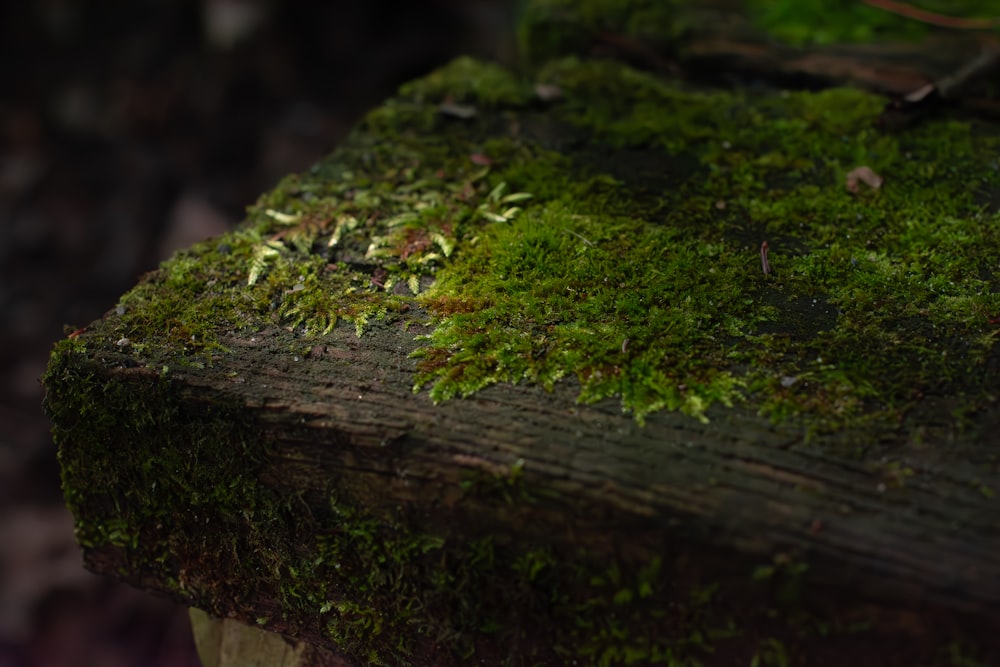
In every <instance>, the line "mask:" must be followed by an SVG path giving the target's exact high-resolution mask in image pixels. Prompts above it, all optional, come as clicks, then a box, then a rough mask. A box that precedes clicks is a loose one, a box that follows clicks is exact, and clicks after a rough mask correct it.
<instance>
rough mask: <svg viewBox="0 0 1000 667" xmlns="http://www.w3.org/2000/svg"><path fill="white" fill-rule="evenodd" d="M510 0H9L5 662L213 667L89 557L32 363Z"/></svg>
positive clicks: (507, 43)
mask: <svg viewBox="0 0 1000 667" xmlns="http://www.w3.org/2000/svg"><path fill="white" fill-rule="evenodd" d="M513 14H514V2H513V1H512V0H410V1H405V0H395V1H390V0H338V1H335V2H320V1H306V0H301V1H294V2H293V1H292V0H286V1H285V2H281V1H280V0H118V1H107V0H105V1H102V2H80V1H78V0H33V1H32V2H2V3H0V54H2V55H0V316H2V319H0V323H2V326H0V364H2V367H0V667H27V666H45V667H48V666H50V665H51V666H55V665H67V666H69V665H73V666H77V665H95V666H96V665H100V666H101V667H117V666H127V665H137V666H138V665H164V666H166V665H171V666H172V665H197V664H198V663H197V658H196V656H195V653H194V647H193V642H192V639H191V635H190V627H189V624H188V621H187V615H186V610H185V609H183V608H182V607H178V606H176V605H174V604H172V603H170V602H169V601H166V600H162V599H158V598H155V597H152V596H149V595H146V594H143V593H141V592H139V591H135V590H133V589H130V588H128V587H125V586H121V585H119V584H115V583H114V582H111V581H108V580H105V579H102V578H98V577H96V576H93V575H91V574H89V573H87V572H86V571H85V570H84V569H83V568H82V565H81V563H82V557H81V554H80V551H79V550H78V548H77V547H76V545H75V542H74V540H73V524H72V518H71V517H70V515H69V513H68V512H67V511H66V510H65V508H64V507H63V505H62V498H61V492H60V489H59V470H58V465H57V462H56V454H55V447H54V445H53V444H52V441H51V438H50V436H49V432H48V428H49V426H48V423H47V421H46V419H45V417H44V415H43V414H42V409H41V401H42V389H41V386H40V385H39V382H38V378H39V376H40V375H41V374H42V372H43V371H44V369H45V364H46V362H47V359H48V352H49V349H50V348H51V346H52V344H53V343H54V342H55V341H56V340H58V339H60V338H62V337H63V336H64V335H65V333H66V330H65V327H70V328H76V327H81V326H84V325H86V324H87V323H89V322H90V321H92V320H94V319H96V318H98V317H100V316H101V315H102V314H103V313H104V312H106V311H107V310H109V309H110V308H112V307H113V306H114V304H115V302H116V300H117V298H118V297H119V296H120V295H121V294H122V293H123V292H124V291H126V290H127V289H128V288H129V287H131V286H132V285H133V284H134V283H135V281H136V279H137V278H138V277H139V276H140V275H141V274H142V273H143V272H145V271H147V270H150V269H152V268H154V267H155V266H156V265H157V263H158V262H159V261H161V260H162V259H164V258H166V257H168V256H169V255H170V254H171V253H172V252H173V251H174V250H176V249H178V248H182V247H185V246H187V245H190V244H191V243H193V242H195V241H198V240H200V239H202V238H205V237H208V236H212V235H216V234H220V233H222V232H224V231H226V230H228V229H230V228H231V227H233V226H234V225H235V224H237V223H238V222H239V221H240V219H241V218H242V215H243V211H244V208H245V207H246V205H248V204H249V203H251V202H252V201H253V200H254V199H255V198H256V197H257V195H258V194H260V193H261V192H263V191H265V190H267V189H269V188H270V187H271V186H272V185H274V183H276V181H277V180H278V179H279V178H281V176H283V175H284V174H287V173H289V172H293V171H299V170H302V169H305V168H307V167H308V166H309V165H310V164H312V163H313V162H315V161H316V160H318V159H319V158H321V157H322V156H324V155H325V154H327V153H328V152H330V151H331V150H332V149H333V148H335V147H336V145H337V142H338V140H339V139H341V138H342V137H343V136H344V135H345V134H346V133H347V132H348V131H349V129H350V127H351V126H352V124H353V123H355V122H356V121H357V120H358V118H359V116H360V115H361V114H363V113H364V112H365V111H366V110H367V109H370V108H371V107H373V106H375V105H377V104H378V103H379V101H380V100H382V99H384V98H385V97H386V96H388V95H391V94H392V93H393V91H394V90H395V89H396V88H397V87H398V86H399V85H400V84H401V83H403V82H405V81H407V80H409V79H412V78H415V77H418V76H420V75H422V74H424V73H426V72H428V71H429V70H431V69H433V68H434V67H436V66H438V65H440V64H443V63H445V62H447V61H448V60H450V59H451V58H452V57H454V56H456V55H459V54H470V55H475V56H480V57H483V58H487V59H492V60H499V61H501V62H509V61H511V60H512V59H513V46H512V42H513V37H512V34H513V28H512V26H513V22H514V16H513Z"/></svg>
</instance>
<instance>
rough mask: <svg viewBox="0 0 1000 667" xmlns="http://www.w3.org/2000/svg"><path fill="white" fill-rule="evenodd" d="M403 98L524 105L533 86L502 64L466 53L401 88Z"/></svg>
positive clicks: (503, 105)
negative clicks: (479, 59) (477, 58)
mask: <svg viewBox="0 0 1000 667" xmlns="http://www.w3.org/2000/svg"><path fill="white" fill-rule="evenodd" d="M399 94H400V96H401V97H403V98H404V99H413V100H415V101H417V102H430V103H438V102H442V101H444V100H445V99H450V100H452V101H454V102H466V103H474V104H482V105H485V106H487V107H494V108H496V107H516V106H523V105H524V104H526V103H527V102H528V101H530V99H531V89H530V86H528V85H527V84H526V83H525V82H523V81H521V80H519V79H518V78H516V77H515V76H514V75H513V74H512V73H511V72H510V71H508V70H506V69H504V68H503V67H501V66H499V65H495V64H492V63H483V62H480V61H478V60H475V59H474V58H469V57H467V56H463V57H460V58H457V59H455V60H453V61H452V62H451V63H450V64H448V65H445V66H444V67H441V68H440V69H438V70H435V71H434V72H432V73H430V74H428V75H427V76H425V77H424V78H422V79H418V80H416V81H413V82H412V83H407V84H406V85H404V86H403V87H402V88H400V89H399Z"/></svg>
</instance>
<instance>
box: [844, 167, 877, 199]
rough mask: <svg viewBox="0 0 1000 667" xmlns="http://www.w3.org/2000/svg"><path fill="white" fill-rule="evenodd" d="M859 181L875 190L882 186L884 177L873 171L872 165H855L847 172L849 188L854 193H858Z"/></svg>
mask: <svg viewBox="0 0 1000 667" xmlns="http://www.w3.org/2000/svg"><path fill="white" fill-rule="evenodd" d="M858 181H861V182H863V183H864V184H865V185H867V186H868V187H870V188H871V189H873V190H878V189H879V188H880V187H882V177H881V176H879V175H878V174H876V173H875V172H874V171H872V168H871V167H855V168H854V169H852V170H850V171H849V172H847V190H848V192H851V193H853V194H857V193H858Z"/></svg>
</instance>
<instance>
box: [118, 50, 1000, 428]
mask: <svg viewBox="0 0 1000 667" xmlns="http://www.w3.org/2000/svg"><path fill="white" fill-rule="evenodd" d="M538 78H539V80H544V81H546V82H548V83H551V84H553V85H558V86H559V87H560V89H561V90H562V92H563V96H564V97H563V99H562V100H561V101H560V102H559V103H558V104H557V105H556V106H554V107H551V108H549V109H547V110H545V111H543V112H539V111H537V110H535V109H533V108H531V107H530V106H523V105H524V103H525V98H524V96H523V88H522V85H521V84H520V83H519V82H518V81H517V80H515V79H514V78H513V77H511V76H508V75H506V74H504V73H503V71H502V70H500V69H498V68H496V67H495V66H478V65H476V63H474V62H473V61H471V60H468V59H462V60H460V61H458V62H456V63H455V64H453V65H452V66H451V67H449V68H446V69H445V70H443V71H442V72H440V73H438V74H435V75H432V76H431V77H430V78H428V79H426V80H424V81H421V82H417V83H415V84H413V85H411V86H408V87H406V88H404V91H403V93H404V94H403V96H402V97H401V98H399V99H398V100H396V101H395V102H393V103H391V104H388V105H386V106H385V107H383V108H381V109H379V110H377V111H375V112H373V113H372V114H370V115H369V117H368V118H367V119H366V121H365V122H364V123H362V125H361V127H360V128H359V130H358V131H357V132H356V133H355V134H354V135H353V136H352V137H351V138H350V139H349V140H348V141H347V142H346V143H345V145H344V146H342V147H341V148H340V149H339V150H338V152H337V153H336V154H335V155H334V156H332V158H331V159H330V160H327V161H326V162H324V163H322V164H320V165H318V166H317V167H316V168H315V169H313V170H312V171H311V172H309V173H307V174H303V175H301V176H295V177H290V178H288V179H286V180H285V181H284V182H282V184H280V185H279V187H278V188H276V189H275V190H274V191H273V192H271V193H268V194H267V195H265V196H263V197H262V198H261V200H260V201H259V202H258V203H257V204H256V205H255V206H253V207H251V208H250V210H249V213H248V221H247V223H246V225H245V226H244V227H243V228H241V229H240V230H239V231H237V232H235V233H233V234H230V235H228V236H226V237H223V238H222V239H219V240H215V241H210V242H206V243H202V244H199V245H197V246H195V247H194V248H192V249H191V250H188V251H185V252H182V253H180V254H178V255H177V256H176V257H174V258H173V259H171V260H169V261H168V262H166V263H165V264H164V265H163V266H162V267H161V269H160V270H159V271H157V272H154V273H153V274H151V275H150V276H148V277H147V278H145V279H144V281H143V282H142V283H141V284H140V285H139V286H138V287H136V288H135V289H134V290H133V291H131V292H130V293H128V294H127V295H125V296H124V297H123V298H122V300H121V302H120V303H119V305H118V308H117V309H116V311H115V313H114V314H112V315H111V316H110V317H109V320H108V321H107V322H106V323H105V324H106V326H105V327H103V328H102V334H103V335H104V336H105V337H106V342H108V343H114V344H115V345H117V346H118V347H119V348H122V349H127V350H128V351H130V352H131V353H132V354H133V355H136V356H137V357H138V358H139V359H140V360H142V359H145V360H146V363H148V364H149V365H150V366H152V367H159V366H160V365H162V364H168V365H173V364H177V363H182V364H183V363H190V364H194V365H204V364H207V363H211V362H212V358H213V355H217V354H224V353H225V339H226V338H227V337H228V336H233V335H246V334H247V333H248V332H252V331H256V330H260V329H263V328H265V327H273V326H275V325H279V326H282V327H285V328H287V329H288V330H289V331H293V332H296V333H299V334H302V335H306V336H311V335H320V334H322V333H324V332H327V331H329V330H330V329H331V328H332V327H333V326H336V325H337V323H338V322H339V321H341V320H346V321H349V322H351V323H353V325H354V326H355V327H356V328H357V331H358V334H359V335H361V334H362V333H363V331H364V328H365V326H367V325H368V324H370V323H371V322H375V321H379V320H384V319H387V318H401V317H402V318H424V317H426V315H425V314H424V313H425V309H426V312H429V313H430V315H431V316H432V317H433V318H434V322H435V324H436V327H435V329H434V331H433V332H432V333H431V334H430V336H429V337H428V338H427V339H426V340H425V342H424V346H423V348H422V349H421V350H420V351H419V352H418V355H419V356H420V375H419V376H418V378H417V386H418V388H419V387H429V388H430V392H431V396H432V397H433V398H434V399H435V400H445V399H449V398H453V397H460V396H467V395H469V394H470V393H472V392H475V391H476V390H478V389H480V388H482V387H484V386H487V385H490V384H493V383H496V382H533V383H538V384H541V385H542V386H545V387H552V386H553V385H554V383H556V382H558V381H561V380H562V379H563V378H567V377H574V378H576V380H577V381H578V382H579V383H580V386H581V394H580V398H581V400H583V401H594V400H599V399H603V398H606V397H617V398H619V399H620V400H621V402H622V407H623V409H625V410H627V411H630V412H632V413H633V414H635V415H636V417H637V418H638V419H640V420H642V419H644V418H645V417H646V416H647V415H648V414H650V413H652V412H655V411H657V410H661V409H669V410H681V411H684V412H686V413H687V414H690V415H692V416H695V417H697V418H699V419H705V418H706V414H707V411H708V410H709V409H710V408H711V407H712V406H713V405H716V404H723V405H733V404H737V403H742V404H748V405H750V406H753V407H754V408H755V409H758V410H761V411H763V412H764V413H766V414H769V415H771V416H772V417H773V418H775V419H785V418H788V417H791V416H804V418H805V419H806V421H807V425H808V427H809V428H811V429H821V430H822V429H835V428H841V427H843V426H845V425H848V424H863V423H882V424H883V425H889V426H891V425H892V424H894V423H897V422H898V421H899V420H900V419H901V418H904V417H905V416H906V415H907V414H909V413H910V412H911V411H912V410H913V408H914V406H916V405H918V404H919V401H920V399H921V398H922V397H923V396H926V395H928V394H938V395H942V396H950V397H956V396H958V397H961V401H962V403H961V405H956V406H955V409H956V410H958V411H959V412H962V413H963V414H971V413H973V412H974V411H975V410H976V409H977V408H979V407H982V406H984V405H986V404H988V403H989V402H990V401H991V400H993V399H992V390H991V389H990V386H989V382H988V378H987V376H986V370H985V369H986V365H987V359H988V358H989V355H990V354H991V353H992V351H993V349H994V343H995V339H996V337H995V325H994V324H991V321H992V319H993V318H995V317H996V315H997V313H1000V296H998V294H1000V289H998V282H997V277H996V267H995V262H994V261H993V260H992V258H993V257H995V256H997V254H998V252H1000V234H998V232H997V231H996V230H997V229H998V227H997V225H996V217H997V215H996V212H995V211H993V210H992V209H989V208H988V207H986V206H985V205H984V204H985V203H986V202H988V201H990V200H991V197H993V196H994V195H993V194H992V193H995V192H996V190H997V188H998V187H1000V165H998V163H997V161H996V158H995V157H994V155H995V151H996V149H997V147H998V143H1000V139H998V136H997V133H996V132H995V131H994V130H993V129H991V128H987V127H979V126H973V125H970V124H969V123H966V122H958V121H953V120H944V121H937V122H932V123H926V124H924V125H921V126H919V127H917V128H915V129H913V130H909V131H907V132H905V133H902V134H897V135H888V134H881V133H879V132H878V131H877V130H876V129H875V128H874V126H873V120H874V118H875V117H876V116H877V114H878V113H879V111H880V109H881V104H882V102H881V100H880V99H879V98H878V97H876V96H873V95H869V94H866V93H863V92H860V91H854V90H830V91H824V92H820V93H790V94H780V95H774V94H772V95H749V94H744V93H739V92H735V93H734V92H712V91H703V90H690V89H686V88H684V87H681V86H677V85H675V84H670V83H666V82H664V81H662V80H660V79H658V78H656V77H654V76H652V75H649V74H646V73H641V72H638V71H635V70H633V69H631V68H629V67H627V66H624V65H622V64H619V63H614V62H607V61H579V60H577V59H572V58H568V59H563V60H558V61H554V62H552V63H549V64H548V65H546V66H545V67H544V68H543V69H542V70H541V71H540V72H539V73H538ZM463 82H464V83H463ZM451 94H454V95H455V96H456V97H455V99H460V100H462V101H463V103H469V104H474V105H477V107H478V108H479V109H480V114H479V115H478V116H477V117H475V118H472V119H465V120H462V119H456V118H452V117H449V116H447V115H435V111H434V110H435V109H436V106H437V104H438V102H439V101H440V99H441V98H443V97H448V96H449V95H451ZM540 119H544V122H540ZM428 124H429V125H428ZM581 137H582V138H585V140H584V141H581ZM861 165H866V166H869V167H871V168H872V169H874V170H875V171H876V172H878V173H880V174H883V175H884V176H885V178H886V184H885V186H884V187H883V188H882V189H881V190H877V191H876V190H871V189H868V188H867V186H862V187H863V189H862V190H861V191H859V192H858V193H856V194H852V193H850V192H848V190H847V188H846V187H845V177H846V175H847V173H848V172H850V170H852V169H853V168H855V167H857V166H861ZM764 241H767V242H768V246H769V261H770V265H771V267H772V268H773V269H774V271H773V272H772V273H771V274H769V275H764V273H763V272H762V271H761V260H760V246H761V244H762V243H763V242H764Z"/></svg>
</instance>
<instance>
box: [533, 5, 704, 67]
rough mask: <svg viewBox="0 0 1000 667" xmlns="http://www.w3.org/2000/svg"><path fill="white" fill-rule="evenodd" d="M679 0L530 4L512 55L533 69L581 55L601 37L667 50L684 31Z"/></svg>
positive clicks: (683, 20) (684, 24)
mask: <svg viewBox="0 0 1000 667" xmlns="http://www.w3.org/2000/svg"><path fill="white" fill-rule="evenodd" d="M683 4H684V2H683V1H682V0H586V1H582V2H581V1H578V0H531V1H530V2H526V3H525V6H524V9H523V12H522V16H521V17H520V20H519V21H518V33H517V37H518V51H519V53H520V55H521V57H522V58H524V59H525V60H526V61H527V62H530V63H532V64H534V65H536V66H537V65H540V64H542V63H544V62H546V61H547V60H549V59H551V58H554V57H558V56H564V55H566V54H570V53H586V52H587V51H588V50H589V47H590V46H591V45H592V44H593V43H595V42H597V41H599V39H600V37H601V35H604V34H613V35H617V36H620V37H625V38H638V39H641V40H642V41H643V43H645V44H647V45H649V46H656V45H664V46H667V45H668V44H669V43H670V40H671V39H673V38H675V37H677V36H678V35H680V34H681V33H682V32H683V31H684V29H685V28H686V23H685V19H684V18H683V16H682V14H681V13H679V12H678V11H677V8H678V7H679V6H681V5H683Z"/></svg>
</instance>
